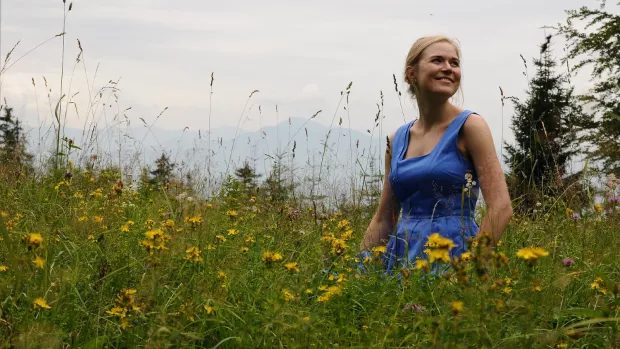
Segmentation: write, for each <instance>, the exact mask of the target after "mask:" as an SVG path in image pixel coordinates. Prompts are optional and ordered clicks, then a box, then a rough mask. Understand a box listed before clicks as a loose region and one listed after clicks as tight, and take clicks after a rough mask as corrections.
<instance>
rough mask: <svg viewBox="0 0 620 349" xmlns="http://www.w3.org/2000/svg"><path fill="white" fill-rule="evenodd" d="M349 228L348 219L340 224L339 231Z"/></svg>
mask: <svg viewBox="0 0 620 349" xmlns="http://www.w3.org/2000/svg"><path fill="white" fill-rule="evenodd" d="M349 226H350V225H349V221H348V220H346V219H343V220H341V221H340V222H338V229H342V230H348V229H349Z"/></svg>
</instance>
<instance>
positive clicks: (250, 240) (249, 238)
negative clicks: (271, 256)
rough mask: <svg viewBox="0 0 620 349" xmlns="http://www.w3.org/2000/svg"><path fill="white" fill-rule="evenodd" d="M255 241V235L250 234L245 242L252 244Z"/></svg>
mask: <svg viewBox="0 0 620 349" xmlns="http://www.w3.org/2000/svg"><path fill="white" fill-rule="evenodd" d="M254 242H255V240H254V237H252V236H248V237H247V238H245V243H246V244H252V243H254Z"/></svg>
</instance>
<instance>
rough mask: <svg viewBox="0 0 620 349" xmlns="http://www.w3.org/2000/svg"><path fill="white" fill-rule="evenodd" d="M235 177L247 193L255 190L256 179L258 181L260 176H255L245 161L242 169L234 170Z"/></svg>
mask: <svg viewBox="0 0 620 349" xmlns="http://www.w3.org/2000/svg"><path fill="white" fill-rule="evenodd" d="M235 176H237V178H239V180H240V181H241V182H242V183H243V186H244V187H245V190H246V191H247V192H249V191H252V190H254V189H256V179H258V178H259V177H260V176H261V175H260V174H257V173H256V171H255V170H254V168H253V167H251V166H250V164H249V162H248V161H247V160H246V161H245V162H244V164H243V167H240V168H238V169H236V170H235Z"/></svg>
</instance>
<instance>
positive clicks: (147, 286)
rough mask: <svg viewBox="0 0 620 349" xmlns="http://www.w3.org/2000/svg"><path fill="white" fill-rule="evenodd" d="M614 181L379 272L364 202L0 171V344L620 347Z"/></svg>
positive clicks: (99, 173)
mask: <svg viewBox="0 0 620 349" xmlns="http://www.w3.org/2000/svg"><path fill="white" fill-rule="evenodd" d="M607 184H608V186H607V187H606V188H605V189H604V190H606V191H605V192H604V194H605V195H606V196H605V197H606V198H608V200H606V201H604V202H602V203H599V204H593V203H590V204H586V205H584V206H579V207H577V206H567V205H566V202H565V201H563V200H562V198H548V199H547V200H545V201H543V202H540V204H539V205H537V208H536V210H535V211H534V213H532V215H530V216H529V217H515V218H514V220H513V222H511V224H510V227H509V229H508V231H507V232H506V234H505V235H504V238H503V239H502V242H501V244H500V246H498V247H497V248H496V249H487V248H484V246H485V245H486V242H487V240H486V239H485V235H480V236H479V238H478V239H476V240H475V241H472V245H471V246H470V253H468V254H466V255H463V256H462V257H461V258H457V259H452V260H450V259H448V260H444V259H442V258H438V259H437V260H434V261H432V263H430V261H429V260H418V261H416V263H415V264H413V265H410V266H405V267H403V268H402V269H401V270H400V271H396V272H395V273H394V274H392V275H387V274H385V273H384V272H383V271H382V268H383V266H382V265H381V258H380V256H381V254H382V253H383V252H384V250H382V249H381V248H376V249H374V250H373V258H367V259H365V260H360V259H359V258H358V253H359V247H358V246H359V241H360V239H361V236H362V234H363V232H364V231H365V229H366V227H367V224H368V222H369V218H368V217H369V216H370V215H371V214H372V213H373V206H368V207H361V208H360V207H355V206H352V207H351V206H349V207H347V206H344V207H339V208H338V209H334V210H331V211H327V210H325V211H324V210H320V209H318V211H320V212H317V210H315V209H314V208H313V207H312V206H311V205H301V204H297V205H296V204H295V201H294V200H288V201H278V200H274V198H273V197H269V196H267V195H266V194H265V193H264V191H260V190H259V191H257V192H256V191H248V190H246V189H245V187H244V186H243V185H242V183H240V182H239V181H237V180H234V179H230V180H229V181H228V183H227V184H226V185H224V186H223V188H222V190H221V191H220V192H218V194H217V195H215V196H214V197H212V198H210V199H209V200H205V199H199V198H197V197H193V196H191V193H188V191H187V190H183V189H182V188H180V187H178V186H176V187H175V186H173V185H170V186H169V187H165V188H160V189H157V188H155V187H153V186H150V185H148V183H147V184H144V185H141V186H139V187H138V188H137V189H135V190H132V189H129V188H128V187H127V186H124V185H123V183H122V180H121V178H120V175H119V172H118V171H114V169H113V168H98V167H97V166H96V165H94V164H92V163H91V164H89V165H88V166H87V167H86V168H85V169H81V168H77V167H72V163H69V164H68V167H67V168H65V169H64V171H61V172H58V171H57V172H53V171H52V172H50V173H49V174H48V175H45V176H42V177H38V178H34V177H28V176H25V175H24V174H23V173H18V172H8V171H4V172H3V180H2V181H1V182H0V191H1V193H2V195H0V198H1V199H0V207H2V210H1V218H0V219H1V221H2V224H0V231H1V235H0V236H1V237H2V238H1V239H2V244H1V245H0V309H1V313H0V334H1V335H0V338H1V340H0V343H1V344H0V346H1V347H6V348H61V347H84V348H104V347H114V348H117V347H118V348H130V347H131V348H134V347H148V348H162V347H189V348H213V347H244V348H248V347H291V348H293V347H317V348H324V347H336V346H346V347H429V348H431V347H433V348H439V347H441V348H446V347H451V348H460V347H463V348H465V347H471V346H475V347H480V348H484V347H486V348H492V347H493V348H578V347H584V346H587V347H589V348H614V347H617V346H618V344H619V343H620V334H619V333H618V321H619V320H620V317H619V316H618V314H619V311H620V300H619V299H618V296H619V295H618V293H619V272H620V270H619V264H618V251H619V250H620V242H619V239H617V233H618V226H619V222H620V207H619V204H618V202H617V198H618V196H617V195H618V192H617V191H618V187H619V181H618V180H617V179H615V178H614V177H613V176H610V177H609V180H608V183H607ZM429 248H434V249H438V250H441V249H447V250H449V248H450V246H449V244H448V245H446V244H442V243H439V244H435V245H433V244H430V247H429ZM360 263H361V264H363V266H364V267H363V268H361V267H359V264H360ZM435 264H438V265H439V264H442V265H443V266H444V268H442V270H443V272H439V273H430V272H429V267H430V268H432V267H433V266H434V265H435Z"/></svg>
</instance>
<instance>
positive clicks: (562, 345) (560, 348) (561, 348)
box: [555, 343, 568, 349]
mask: <svg viewBox="0 0 620 349" xmlns="http://www.w3.org/2000/svg"><path fill="white" fill-rule="evenodd" d="M555 348H556V349H566V348H568V344H566V343H558V344H556V345H555Z"/></svg>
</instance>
